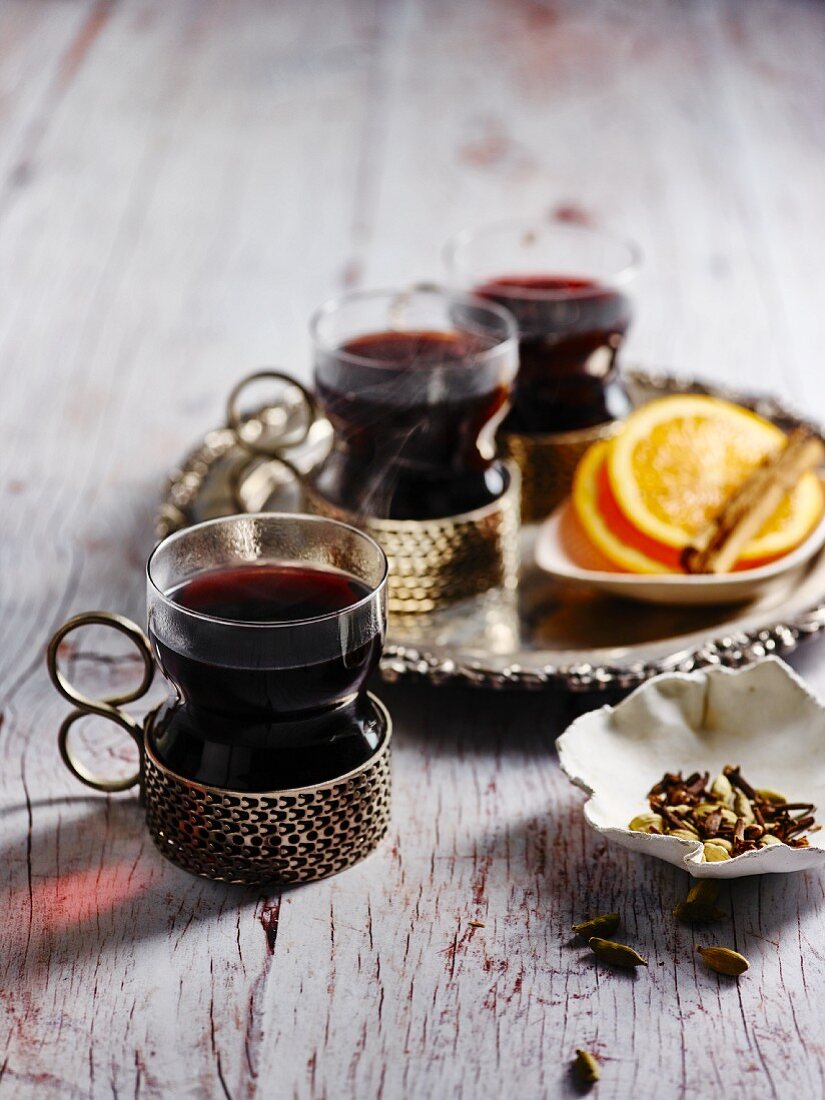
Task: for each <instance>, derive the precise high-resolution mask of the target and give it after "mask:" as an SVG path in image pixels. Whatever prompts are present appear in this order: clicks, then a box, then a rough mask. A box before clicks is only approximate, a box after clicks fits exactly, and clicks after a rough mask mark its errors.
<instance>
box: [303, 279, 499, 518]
mask: <svg viewBox="0 0 825 1100" xmlns="http://www.w3.org/2000/svg"><path fill="white" fill-rule="evenodd" d="M415 296H418V297H422V298H432V299H435V302H436V304H437V307H438V309H439V310H440V311H441V312H440V313H439V314H438V319H439V320H441V321H442V322H444V323H445V327H443V328H438V329H436V328H423V327H422V328H416V327H404V328H398V329H387V328H381V327H377V328H376V330H375V331H369V332H365V333H360V334H359V335H355V336H349V337H348V338H346V339H344V340H343V341H342V342H340V343H337V342H329V341H330V334H329V333H328V332H327V328H328V327H332V326H331V324H330V320H331V318H330V316H329V315H328V314H327V313H326V312H325V310H322V311H321V313H320V314H319V315H318V318H317V319H316V321H315V323H314V332H315V336H316V363H315V386H316V393H317V396H318V400H319V403H320V405H321V407H322V408H323V410H324V412H325V414H326V415H327V417H328V418H329V420H330V421H331V423H332V426H333V428H334V432H335V437H334V438H335V445H334V448H333V450H332V452H331V454H330V455H329V457H328V458H327V459H326V461H325V462H324V463H323V465H322V467H321V468H320V470H319V471H318V472H317V473H316V475H315V482H314V487H315V489H316V490H317V491H318V492H319V493H320V494H321V495H322V496H323V497H325V498H326V499H327V500H329V501H331V502H332V503H334V504H336V505H338V506H339V507H342V508H344V509H346V510H347V511H349V512H352V513H354V514H360V515H368V516H386V517H389V518H392V519H430V518H433V517H439V516H452V515H458V514H461V513H464V512H468V511H472V510H474V509H476V508H480V507H483V506H484V505H486V504H489V503H491V502H492V501H494V500H496V499H498V497H499V496H501V494H502V493H503V492H504V490H505V489H506V488H507V484H508V475H507V472H506V470H505V468H504V467H503V466H502V465H501V464H499V463H497V462H496V461H495V460H494V457H493V454H494V443H493V436H494V432H495V428H496V426H497V424H498V423H499V421H500V420H501V418H502V416H503V414H504V411H505V409H506V407H507V403H508V400H509V393H510V386H511V382H512V378H513V376H514V374H515V369H516V348H515V342H514V333H513V328H512V321H511V320H510V318H509V317H508V316H507V315H506V314H505V313H504V312H503V311H501V310H499V309H495V312H493V310H491V309H490V307H489V306H487V305H485V303H483V302H480V301H477V300H476V301H474V300H473V299H469V298H463V297H461V296H457V297H455V298H453V297H451V296H445V295H441V294H439V293H437V292H416V295H415ZM352 297H353V298H354V299H356V300H357V304H359V305H363V304H364V300H365V299H374V301H371V302H370V304H371V305H374V306H375V307H376V311H375V313H376V315H377V316H378V317H379V319H380V320H385V321H386V320H391V319H392V315H391V311H389V312H388V310H387V303H386V302H385V301H384V300H383V299H385V298H387V297H388V296H387V295H380V294H379V295H367V296H358V295H354V296H352ZM395 297H398V298H401V299H402V300H403V301H405V302H406V298H405V297H404V296H403V295H395ZM332 305H333V307H334V308H335V309H340V310H342V311H343V312H344V313H346V311H347V306H348V302H347V299H344V300H343V301H342V302H341V303H333V304H332ZM329 308H330V307H325V309H326V310H328V309H329ZM384 314H387V316H386V317H385V316H384ZM422 319H424V318H423V316H422ZM332 339H333V341H334V336H333V337H332Z"/></svg>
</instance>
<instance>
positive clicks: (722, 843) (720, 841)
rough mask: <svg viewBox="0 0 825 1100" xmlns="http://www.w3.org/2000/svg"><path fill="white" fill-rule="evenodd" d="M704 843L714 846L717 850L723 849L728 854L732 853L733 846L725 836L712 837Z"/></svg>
mask: <svg viewBox="0 0 825 1100" xmlns="http://www.w3.org/2000/svg"><path fill="white" fill-rule="evenodd" d="M705 843H706V844H715V845H716V847H717V848H724V849H725V851H726V852H727V853H728V854H730V853H731V852H732V851H733V845H732V844H731V842H730V841H729V840H728V838H727V837H725V836H712V837H710V838H709V839H708V840H707V841H705Z"/></svg>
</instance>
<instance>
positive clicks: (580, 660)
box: [157, 371, 825, 692]
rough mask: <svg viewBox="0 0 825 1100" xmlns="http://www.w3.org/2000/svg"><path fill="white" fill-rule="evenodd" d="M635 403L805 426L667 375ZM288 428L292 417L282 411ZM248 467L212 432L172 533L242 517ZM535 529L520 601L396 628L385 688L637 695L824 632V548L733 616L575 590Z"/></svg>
mask: <svg viewBox="0 0 825 1100" xmlns="http://www.w3.org/2000/svg"><path fill="white" fill-rule="evenodd" d="M628 387H629V390H630V393H631V397H632V399H633V401H634V403H635V404H642V403H644V402H645V401H648V400H651V399H652V398H654V397H661V396H664V395H667V394H674V393H703V394H711V395H715V396H719V397H726V398H728V399H729V400H732V401H736V402H738V403H739V404H741V405H745V406H747V407H748V408H751V409H754V410H755V411H756V412H758V413H760V414H761V415H762V416H765V417H767V418H769V419H770V420H774V421H776V423H778V424H779V425H780V426H781V427H782V428H784V429H786V430H788V429H790V428H791V427H793V426H795V425H798V424H805V425H806V426H807V427H809V428H811V429H812V430H814V431H817V432H819V431H820V428H819V426H818V425H814V424H811V423H809V422H806V421H805V420H804V419H802V418H801V417H799V416H798V415H796V414H794V413H793V412H792V411H790V410H789V409H788V408H786V407H785V406H783V405H782V404H780V403H779V402H778V401H775V400H773V399H772V398H768V397H748V396H747V395H743V394H742V393H739V392H737V391H734V390H729V389H724V388H721V387H718V386H713V385H710V384H703V383H699V382H696V381H693V380H690V379H685V378H677V377H673V376H670V375H652V374H647V373H643V372H640V371H634V372H632V373H630V374H629V376H628ZM285 415H286V419H287V421H288V419H289V415H290V410H289V409H287V410H286V414H285ZM329 434H330V429H329V425H328V424H327V422H326V421H324V420H317V421H316V422H315V423H314V424H313V425H312V428H311V430H310V432H309V435H308V437H307V438H306V439H305V440H304V441H303V442H302V443H301V444H300V445H299V446H297V447H292V448H289V449H287V450H285V451H284V452H283V453H284V455H285V456H286V457H288V459H289V462H290V464H291V465H292V466H294V467H296V468H297V469H298V470H299V471H301V472H306V471H307V470H309V469H310V468H311V467H312V466H313V465H314V463H315V462H316V461H318V458H319V457H320V456H321V455H322V454H323V453H325V450H326V448H327V447H328V445H329ZM248 461H249V454H248V452H246V451H244V450H243V449H242V448H241V447H240V446H239V444H238V438H237V435H236V433H235V432H234V431H233V430H231V429H230V428H228V427H227V428H218V429H216V430H215V431H211V432H209V433H208V434H207V435H206V436H205V437H204V439H203V440H202V441H201V443H200V444H199V445H198V446H197V447H196V448H195V449H194V450H193V451H191V452H190V453H189V454H188V455H187V456H186V458H185V459H184V461H183V463H182V464H181V465H180V467H179V468H177V469H175V470H173V471H172V473H171V474H170V476H169V479H168V481H167V484H166V487H165V490H164V493H163V502H162V504H161V507H160V510H159V513H158V516H157V535H158V537H159V538H163V537H164V536H165V535H167V534H169V533H170V532H171V531H174V530H177V529H179V528H180V527H185V526H188V525H189V524H192V523H197V522H199V521H200V520H203V519H208V518H211V517H214V516H219V515H227V514H230V513H232V512H234V511H237V510H238V508H237V505H236V504H235V499H234V497H233V494H232V491H231V482H232V477H233V473H234V472H236V471H237V469H238V468H239V466H241V465H243V464H244V463H245V462H248ZM259 462H260V466H259V467H257V468H255V469H253V471H252V473H251V474H250V475H249V476H248V477H246V478H245V480H244V482H243V485H244V491H243V495H244V502H245V505H246V507H247V509H248V510H250V511H257V510H266V509H272V510H279V511H283V510H298V509H299V507H300V496H299V493H298V491H297V488H296V485H295V480H294V477H293V475H292V473H291V472H290V471H289V470H288V469H287V468H286V467H284V466H283V465H281V464H280V462H278V461H277V460H276V461H269V462H268V461H266V460H265V459H260V460H259ZM534 534H535V528H531V527H525V528H523V530H522V572H521V580H520V583H519V590H518V593H517V595H516V596H515V597H513V596H512V595H510V596H508V595H505V594H503V593H498V592H494V593H489V594H487V595H486V596H484V597H480V598H478V599H476V600H473V601H467V602H466V603H464V604H460V605H459V604H457V605H454V606H453V607H452V608H450V609H449V610H448V611H444V612H440V613H438V614H435V615H423V616H418V617H414V618H413V619H412V621H411V622H408V623H405V622H400V621H395V620H392V619H391V621H390V627H389V637H388V641H387V645H386V647H385V650H384V655H383V658H382V661H381V673H382V675H383V677H384V678H385V679H386V680H389V681H397V680H402V679H407V678H418V679H423V680H426V681H429V682H430V683H433V684H465V685H472V686H474V687H485V688H508V689H519V690H548V689H551V690H552V689H556V690H562V691H571V692H590V691H606V690H616V689H627V688H632V687H635V686H637V685H638V684H640V683H642V682H643V681H645V680H648V679H650V677H652V676H655V675H657V674H658V673H661V672H665V671H674V670H675V671H681V672H690V671H693V670H694V669H698V668H707V667H709V666H711V665H724V666H727V667H737V666H740V665H744V664H748V663H749V662H751V661H754V660H756V659H757V658H759V657H763V656H764V655H765V654H767V653H774V654H778V655H787V654H788V653H791V652H792V651H793V650H794V649H796V647H797V646H798V645H800V644H801V643H802V642H803V641H807V640H809V639H812V638H815V637H817V636H818V635H819V634H820V633H822V631H823V630H825V551H823V552H821V553H820V554H818V555H817V556H816V557H815V558H814V559H813V560H812V561H811V562H810V563H808V565H806V566H805V567H804V568H802V569H800V570H797V571H795V572H794V573H793V574H792V575H790V576H787V577H785V578H784V579H783V582H782V583H780V584H779V585H778V586H777V587H775V588H773V589H772V590H771V591H769V592H768V593H766V594H764V595H762V596H760V598H758V599H756V600H753V601H751V602H750V603H747V604H743V605H739V606H737V607H733V608H731V607H716V608H714V607H704V608H703V607H684V608H679V607H654V606H647V605H644V604H640V603H630V602H627V601H624V600H620V599H616V598H613V597H607V596H603V595H597V594H590V593H585V592H581V591H578V590H577V591H572V590H570V589H565V588H564V587H563V586H560V585H559V584H558V583H556V582H555V581H553V580H552V578H550V577H549V576H547V575H546V574H544V573H542V571H541V570H539V569H538V568H537V567H536V566H535V565H534V563H533V557H532V542H533V538H534Z"/></svg>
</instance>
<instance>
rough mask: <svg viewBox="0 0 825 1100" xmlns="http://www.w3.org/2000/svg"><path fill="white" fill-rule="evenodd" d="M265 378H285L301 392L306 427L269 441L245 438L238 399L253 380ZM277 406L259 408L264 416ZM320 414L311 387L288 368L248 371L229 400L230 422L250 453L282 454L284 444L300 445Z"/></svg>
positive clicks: (235, 387) (283, 380)
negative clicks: (300, 380) (262, 441)
mask: <svg viewBox="0 0 825 1100" xmlns="http://www.w3.org/2000/svg"><path fill="white" fill-rule="evenodd" d="M262 381H269V382H284V383H285V384H286V385H288V386H292V387H293V388H294V389H296V390H297V391H298V392H299V394H300V395H301V400H302V403H303V406H304V412H305V416H304V424H303V428H302V430H301V431H300V432H299V433H297V434H293V433H291V432H290V433H287V434H286V435H285V436H284V437H283V438H281V439H274V440H270V441H269V442H268V443H266V444H263V443H258V442H256V441H255V440H251V439H245V438H244V436H243V434H242V429H243V426H244V423H246V421H245V420H244V419H243V417H242V416H241V414H240V410H239V409H238V399H239V398H240V396H241V393H242V392H243V391H244V390H245V389H246V387H247V386H248V385H250V384H251V383H252V382H262ZM276 407H277V406H275V405H264V406H263V408H261V409H259V410H258V413H257V415H258V416H261V414H263V413H265V412H266V411H267V410H268V409H273V408H276ZM317 418H318V409H317V406H316V404H315V398H314V397H313V395H312V394H311V393H310V391H309V390H308V389H307V388H306V386H304V385H303V384H302V383H301V382H299V381H298V380H297V379H296V378H293V377H292V375H291V374H286V373H285V372H284V371H279V370H259V371H254V372H253V373H252V374H247V375H246V377H244V378H242V379H241V380H240V382H238V383H237V384H236V385H235V386H233V388H232V390H231V391H230V394H229V397H228V398H227V402H226V419H227V423H228V425H229V427H230V428H231V429H232V431H233V432H234V433H235V435H236V436H237V439H238V443H239V444H240V446H241V447H243V449H244V450H245V451H249V453H250V454H253V455H263V456H264V457H265V458H278V457H279V456H280V452H281V450H282V448H284V447H299V446H300V445H301V444H302V443H304V442H305V441H306V438H307V436H308V435H309V432H310V429H311V428H312V425H313V423H314V422H315V420H316V419H317Z"/></svg>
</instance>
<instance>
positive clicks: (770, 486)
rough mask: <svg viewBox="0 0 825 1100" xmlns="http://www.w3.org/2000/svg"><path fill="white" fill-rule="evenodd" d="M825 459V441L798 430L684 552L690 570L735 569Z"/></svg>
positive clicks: (744, 484)
mask: <svg viewBox="0 0 825 1100" xmlns="http://www.w3.org/2000/svg"><path fill="white" fill-rule="evenodd" d="M823 460H825V444H823V442H822V440H821V439H820V438H819V437H818V436H815V435H812V434H811V433H810V432H809V431H807V430H806V429H805V428H795V429H794V430H793V431H792V432H791V433H790V435H789V436H788V441H787V443H786V444H785V446H784V447H782V449H781V450H779V451H776V452H775V453H774V454H771V455H768V457H767V458H765V459H764V460H763V462H762V463H761V465H759V466H757V468H756V469H755V470H754V471H753V473H752V474H750V476H749V477H748V478H747V479H746V480H745V481H744V482H743V484H742V485H741V486H740V487H739V489H737V491H736V492H735V493H734V494H733V495H732V496H731V498H730V499H729V500H728V501H727V502H726V504H725V505H724V507H723V508H722V511H721V512H720V513H719V515H718V516H717V517H716V518H715V519H714V520H713V521H712V522H711V523H709V524H708V525H707V526H706V527H705V528H704V529H703V530H702V531H700V532H699V533H698V535H696V537H695V538H694V540H693V542H692V543H691V544H690V545H689V546H686V547H685V549H684V550H683V551H682V565H683V567H684V568H685V570H686V571H687V572H688V573H729V572H730V571H731V569H732V568H733V567H734V565H735V564H736V562H737V560H738V558H739V556H740V554H741V553H742V551H743V549H744V548H745V546H746V545H747V544H748V543H749V542H750V540H751V539H752V538H754V537H755V536H756V535H758V534H759V532H760V530H761V529H762V527H763V526H764V524H765V523H766V522H767V521H768V520H769V519H770V517H771V516H772V515H773V513H774V512H775V511H776V509H777V508H778V507H779V505H780V504H781V503H782V501H783V499H784V498H785V497H786V496H787V495H788V493H790V492H791V491H792V490H793V489H794V488H795V486H796V485H797V484H798V483H799V480H800V478H801V477H802V476H803V474H805V473H807V472H808V470H811V469H813V468H814V467H815V466H819V465H820V464H821V463H822V462H823Z"/></svg>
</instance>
